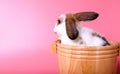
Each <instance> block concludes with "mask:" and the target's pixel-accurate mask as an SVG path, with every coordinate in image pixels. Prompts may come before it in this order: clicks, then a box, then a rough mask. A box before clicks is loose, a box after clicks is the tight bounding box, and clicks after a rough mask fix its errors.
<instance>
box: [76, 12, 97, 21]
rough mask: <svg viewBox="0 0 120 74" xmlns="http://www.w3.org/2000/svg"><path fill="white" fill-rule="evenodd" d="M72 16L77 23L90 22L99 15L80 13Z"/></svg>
mask: <svg viewBox="0 0 120 74" xmlns="http://www.w3.org/2000/svg"><path fill="white" fill-rule="evenodd" d="M74 16H75V18H76V19H77V20H78V21H91V20H94V19H96V18H97V17H98V16H99V14H98V13H96V12H80V13H76V14H74Z"/></svg>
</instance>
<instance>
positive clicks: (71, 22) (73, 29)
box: [54, 12, 98, 40]
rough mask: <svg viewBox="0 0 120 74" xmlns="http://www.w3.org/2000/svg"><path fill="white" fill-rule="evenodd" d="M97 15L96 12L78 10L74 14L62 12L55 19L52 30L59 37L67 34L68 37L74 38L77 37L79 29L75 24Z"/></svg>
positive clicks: (94, 17)
mask: <svg viewBox="0 0 120 74" xmlns="http://www.w3.org/2000/svg"><path fill="white" fill-rule="evenodd" d="M97 17H98V13H96V12H79V13H75V14H62V15H60V17H59V18H58V20H57V23H56V25H55V27H54V32H56V33H57V34H58V36H59V37H61V36H63V35H67V36H68V38H69V39H71V40H74V39H76V38H77V37H78V35H79V31H78V29H77V26H78V25H79V21H91V20H94V19H96V18H97Z"/></svg>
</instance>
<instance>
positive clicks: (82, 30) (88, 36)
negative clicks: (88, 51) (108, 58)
mask: <svg viewBox="0 0 120 74" xmlns="http://www.w3.org/2000/svg"><path fill="white" fill-rule="evenodd" d="M59 19H61V24H59V25H57V24H56V25H55V27H54V32H56V33H57V34H58V36H59V39H60V40H61V43H62V44H66V45H72V46H102V45H103V44H104V43H105V41H104V40H103V39H101V38H99V37H97V36H94V37H93V36H92V33H94V31H93V30H91V29H89V28H86V27H82V26H81V25H80V24H79V22H76V26H77V29H78V31H79V36H78V38H76V39H75V40H71V39H70V38H69V37H68V36H67V33H66V24H65V19H66V15H65V14H62V15H61V16H60V17H59ZM80 38H82V39H80ZM81 42H83V43H82V44H80V43H81Z"/></svg>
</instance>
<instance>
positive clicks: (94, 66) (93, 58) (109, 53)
mask: <svg viewBox="0 0 120 74" xmlns="http://www.w3.org/2000/svg"><path fill="white" fill-rule="evenodd" d="M110 44H111V45H110V46H99V47H94V46H93V47H92V46H91V47H90V46H87V47H76V46H68V45H63V44H61V43H60V41H59V40H57V41H55V42H54V43H53V44H52V48H51V49H52V52H54V53H56V54H57V55H58V62H59V74H117V56H118V55H119V49H118V47H119V45H118V43H117V42H113V41H110Z"/></svg>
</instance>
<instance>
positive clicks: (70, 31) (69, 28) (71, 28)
mask: <svg viewBox="0 0 120 74" xmlns="http://www.w3.org/2000/svg"><path fill="white" fill-rule="evenodd" d="M66 32H67V35H68V37H69V38H70V39H72V40H74V39H76V38H77V37H78V34H79V32H78V30H77V28H76V19H75V17H74V16H73V15H72V14H66Z"/></svg>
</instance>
